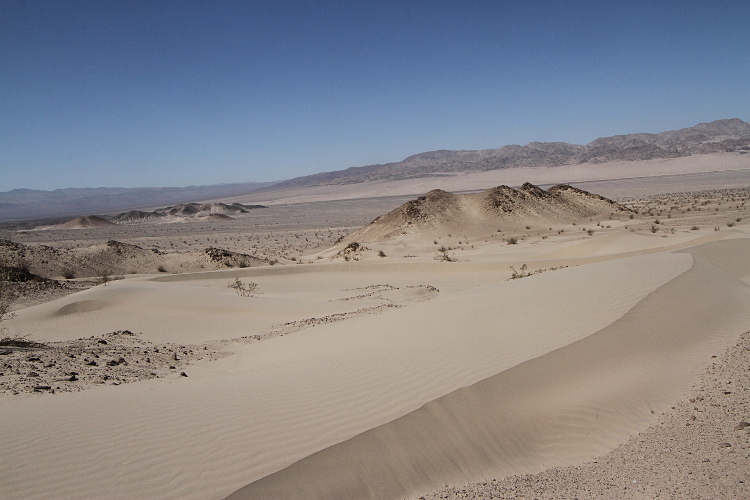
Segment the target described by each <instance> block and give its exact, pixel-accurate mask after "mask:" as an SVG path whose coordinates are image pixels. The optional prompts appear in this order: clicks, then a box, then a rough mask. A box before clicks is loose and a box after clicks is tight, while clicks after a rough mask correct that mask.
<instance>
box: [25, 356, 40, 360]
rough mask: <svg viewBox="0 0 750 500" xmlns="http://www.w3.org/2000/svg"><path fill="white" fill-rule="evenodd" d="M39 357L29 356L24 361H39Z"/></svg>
mask: <svg viewBox="0 0 750 500" xmlns="http://www.w3.org/2000/svg"><path fill="white" fill-rule="evenodd" d="M41 360H42V359H41V358H38V357H36V356H31V357H30V358H28V359H26V361H41Z"/></svg>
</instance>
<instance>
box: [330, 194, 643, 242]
mask: <svg viewBox="0 0 750 500" xmlns="http://www.w3.org/2000/svg"><path fill="white" fill-rule="evenodd" d="M613 213H621V214H622V213H629V210H628V209H627V208H625V207H624V206H622V205H620V204H618V203H616V202H614V201H612V200H609V199H607V198H604V197H602V196H599V195H594V194H591V193H588V192H586V191H584V190H582V189H577V188H574V187H572V186H568V185H564V184H562V185H557V186H554V187H551V188H550V189H548V190H547V191H545V190H543V189H541V188H539V187H537V186H534V185H533V184H530V183H528V182H527V183H525V184H524V185H523V186H521V187H520V188H519V189H513V188H510V187H508V186H498V187H495V188H492V189H488V190H487V191H484V192H481V193H475V194H465V195H457V194H453V193H449V192H446V191H443V190H440V189H435V190H432V191H430V192H429V193H427V194H425V195H424V196H420V197H419V198H417V199H416V200H412V201H409V202H407V203H405V204H403V205H402V206H400V207H398V208H397V209H395V210H393V211H392V212H390V213H388V214H386V215H383V216H381V217H378V218H377V219H375V220H374V221H372V223H370V224H369V225H367V226H365V227H364V228H362V229H360V230H358V231H355V232H354V233H352V234H350V235H349V236H347V237H346V238H344V239H343V240H342V242H343V243H347V244H348V243H352V242H377V241H387V240H389V239H393V238H396V237H399V236H402V235H407V236H408V237H419V236H425V237H428V238H429V237H431V236H433V235H444V234H447V233H451V232H456V231H461V234H466V233H471V234H487V233H492V232H495V231H497V228H499V227H502V228H504V229H506V230H508V229H520V228H523V227H524V226H526V225H529V224H535V225H539V224H543V225H549V224H559V223H561V222H568V223H569V222H574V221H583V220H588V219H589V218H601V217H605V216H610V215H612V214H613Z"/></svg>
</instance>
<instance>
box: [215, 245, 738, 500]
mask: <svg viewBox="0 0 750 500" xmlns="http://www.w3.org/2000/svg"><path fill="white" fill-rule="evenodd" d="M748 243H749V242H748V240H735V241H733V242H720V243H714V244H711V245H708V246H704V247H702V248H700V250H699V251H697V252H696V254H700V255H701V256H702V257H703V259H699V260H698V261H697V262H696V263H695V265H694V266H693V267H692V268H691V270H690V271H688V272H686V273H684V274H682V275H681V276H679V277H677V278H675V279H674V280H672V281H671V282H670V283H669V284H667V285H665V286H663V287H661V288H659V289H658V290H656V291H654V292H653V293H651V294H650V295H649V296H648V297H647V298H646V299H645V300H643V301H641V302H640V303H639V304H638V305H636V306H635V307H634V308H633V309H631V310H630V311H628V313H626V314H625V315H624V316H623V317H622V318H621V319H619V320H617V321H615V322H614V323H612V324H611V325H610V326H608V327H606V328H604V329H602V330H601V331H599V332H597V333H596V334H594V335H592V336H589V337H587V338H585V339H583V340H580V341H578V342H575V343H573V344H571V345H569V346H566V347H563V348H560V349H558V350H555V351H553V352H551V353H549V354H547V355H544V356H541V357H539V358H536V359H533V360H530V361H527V362H525V363H522V364H520V365H518V366H516V367H514V368H511V369H509V370H507V371H504V372H501V373H499V374H498V375H495V376H493V377H490V378H488V379H485V380H483V381H481V382H479V383H476V384H473V385H471V386H468V387H466V388H462V389H459V390H457V391H455V392H452V393H450V394H448V395H446V396H444V397H441V398H438V399H436V400H434V401H432V402H430V403H429V404H427V405H425V406H423V407H422V408H420V409H419V410H417V411H414V412H412V413H409V414H407V415H405V416H404V417H401V418H399V419H397V420H395V421H393V422H390V423H388V424H386V425H383V426H379V427H377V428H375V429H372V430H370V431H368V432H366V433H364V434H361V435H359V436H357V437H355V438H353V439H351V440H348V441H345V442H343V443H341V444H339V445H336V446H334V447H331V448H328V449H326V450H323V451H321V452H319V453H317V454H315V455H312V456H310V457H308V458H306V459H304V460H302V461H300V462H297V463H296V464H294V465H293V466H291V467H289V468H287V469H285V470H283V471H281V472H279V473H277V474H274V475H272V476H269V477H267V478H264V479H263V480H261V481H257V482H256V483H253V484H251V485H248V486H247V487H245V488H243V489H241V490H239V491H238V492H236V493H235V494H233V495H231V496H230V497H229V498H243V499H248V498H279V499H281V498H326V499H339V498H340V499H352V498H381V499H382V498H402V497H405V496H410V495H416V494H418V493H419V492H424V491H425V490H429V489H431V488H435V487H438V486H441V485H442V484H444V483H445V482H449V483H454V484H461V483H463V482H466V481H477V480H481V479H487V478H492V477H502V476H504V475H507V474H512V473H519V472H531V471H538V470H541V469H542V468H544V467H549V466H551V465H559V464H568V463H571V462H573V463H575V462H577V461H583V460H585V459H590V458H593V457H594V456H595V455H596V454H598V453H601V452H603V451H606V450H607V449H608V448H609V447H611V446H612V445H613V443H616V442H618V440H621V439H623V438H624V437H625V436H627V435H628V434H629V433H631V432H633V431H634V430H636V429H638V428H639V427H643V426H644V424H646V423H648V422H650V421H651V420H652V419H651V412H652V411H654V410H656V411H660V410H663V409H664V407H665V405H666V403H667V402H668V401H670V400H671V399H672V398H674V397H675V396H676V395H677V394H679V393H680V391H683V390H685V388H686V385H689V384H686V380H689V374H690V373H691V371H692V370H693V369H694V367H695V366H696V364H697V363H698V362H700V361H705V358H706V353H707V352H708V353H710V352H714V350H715V349H716V348H717V347H718V346H721V345H723V343H725V342H726V341H727V339H734V338H736V337H738V336H739V333H740V332H741V328H742V326H741V325H742V323H743V322H746V321H747V319H749V318H750V307H748V306H749V305H750V288H748V287H747V286H745V285H744V284H743V283H741V282H739V281H738V280H734V279H732V277H730V276H727V275H725V274H724V273H723V272H722V271H720V270H718V269H717V267H715V266H713V265H712V262H713V263H714V264H720V265H724V266H725V267H729V268H732V267H733V266H732V265H731V264H732V263H733V262H737V260H738V259H737V257H736V255H737V254H736V253H735V252H736V251H737V250H740V251H744V252H747V251H748V250H750V246H748ZM728 254H729V258H727V255H728ZM704 259H706V260H708V262H707V261H706V260H704ZM740 272H743V273H744V272H746V269H742V270H740ZM667 311H669V312H670V313H667ZM657 380H658V383H655V381H657Z"/></svg>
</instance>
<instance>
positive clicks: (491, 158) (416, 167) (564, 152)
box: [270, 118, 750, 189]
mask: <svg viewBox="0 0 750 500" xmlns="http://www.w3.org/2000/svg"><path fill="white" fill-rule="evenodd" d="M737 150H750V123H746V122H744V121H742V120H740V119H738V118H732V119H728V120H717V121H713V122H711V123H699V124H698V125H696V126H694V127H690V128H683V129H680V130H671V131H669V132H661V133H659V134H627V135H615V136H612V137H602V138H600V139H596V140H594V141H592V142H590V143H588V144H586V145H585V146H583V145H578V144H568V143H565V142H531V143H529V144H527V145H526V146H517V145H515V144H512V145H509V146H503V147H501V148H498V149H482V150H479V151H450V150H439V151H430V152H427V153H419V154H416V155H412V156H409V157H408V158H406V159H405V160H403V161H399V162H396V163H386V164H384V165H367V166H364V167H352V168H347V169H346V170H339V171H335V172H323V173H320V174H314V175H307V176H304V177H297V178H295V179H290V180H288V181H283V182H280V183H276V184H274V185H273V186H272V187H270V188H271V189H279V188H289V187H306V186H314V185H330V184H352V183H358V182H367V181H376V180H399V179H409V178H414V177H426V176H430V175H440V174H452V173H457V172H482V171H486V170H497V169H502V168H514V167H553V166H558V165H570V164H580V163H604V162H609V161H617V160H625V161H636V160H650V159H654V158H674V157H678V156H690V155H693V154H705V153H716V152H722V151H737Z"/></svg>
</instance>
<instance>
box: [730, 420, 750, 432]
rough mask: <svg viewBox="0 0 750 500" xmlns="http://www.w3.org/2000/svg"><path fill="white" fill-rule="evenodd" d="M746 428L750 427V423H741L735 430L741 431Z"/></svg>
mask: <svg viewBox="0 0 750 500" xmlns="http://www.w3.org/2000/svg"><path fill="white" fill-rule="evenodd" d="M745 427H750V422H744V421H743V422H740V423H739V424H737V425H735V426H734V430H736V431H741V430H742V429H744V428H745Z"/></svg>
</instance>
